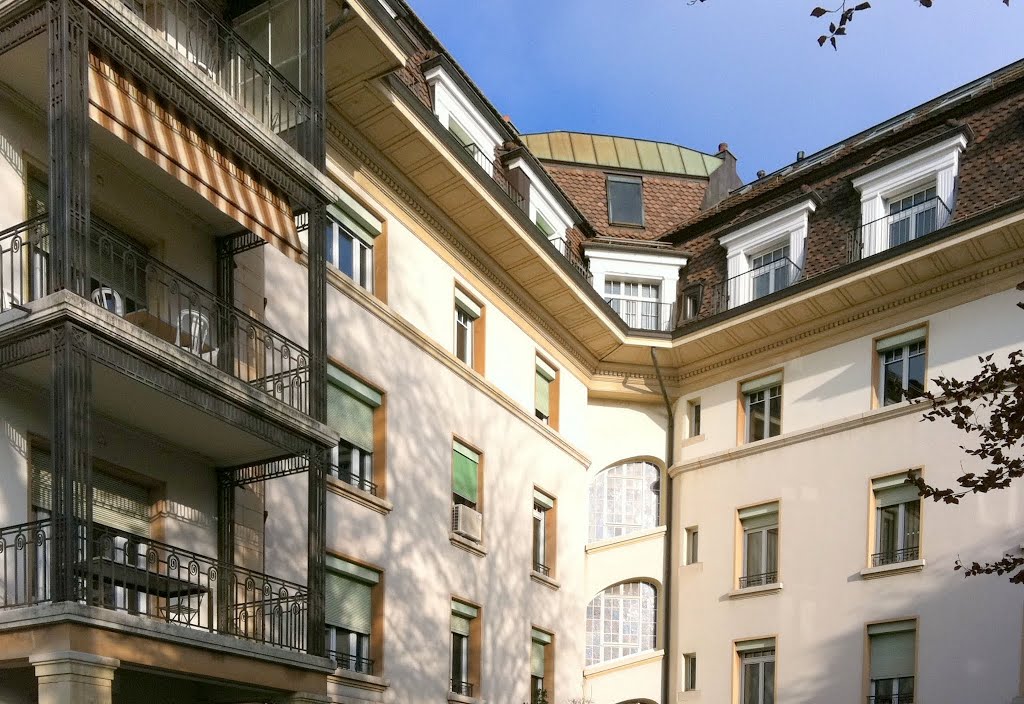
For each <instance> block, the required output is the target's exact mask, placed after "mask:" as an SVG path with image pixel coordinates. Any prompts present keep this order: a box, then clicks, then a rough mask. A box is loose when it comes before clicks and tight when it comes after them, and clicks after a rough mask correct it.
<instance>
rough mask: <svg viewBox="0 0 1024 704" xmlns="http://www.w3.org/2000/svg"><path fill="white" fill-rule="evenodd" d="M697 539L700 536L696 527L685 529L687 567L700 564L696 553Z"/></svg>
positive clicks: (697, 552) (698, 554)
mask: <svg viewBox="0 0 1024 704" xmlns="http://www.w3.org/2000/svg"><path fill="white" fill-rule="evenodd" d="M699 538H700V534H699V533H698V532H697V526H693V527H692V528H687V529H686V564H688V565H694V564H696V563H698V562H700V553H699V551H698V548H699V543H698V540H699Z"/></svg>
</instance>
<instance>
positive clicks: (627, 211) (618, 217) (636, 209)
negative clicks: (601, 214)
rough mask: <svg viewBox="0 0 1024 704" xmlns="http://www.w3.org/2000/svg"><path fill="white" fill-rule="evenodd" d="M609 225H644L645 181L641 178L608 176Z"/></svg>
mask: <svg viewBox="0 0 1024 704" xmlns="http://www.w3.org/2000/svg"><path fill="white" fill-rule="evenodd" d="M607 187H608V223H609V224H611V225H634V226H636V227H643V225H644V201H643V180H642V179H641V178H640V177H639V176H622V175H618V174H608V176H607Z"/></svg>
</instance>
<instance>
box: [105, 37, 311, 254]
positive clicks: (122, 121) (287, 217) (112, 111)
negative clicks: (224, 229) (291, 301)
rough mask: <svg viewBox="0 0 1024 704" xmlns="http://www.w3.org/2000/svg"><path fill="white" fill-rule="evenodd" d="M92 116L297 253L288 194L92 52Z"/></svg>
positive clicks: (260, 233)
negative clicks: (246, 166) (242, 163)
mask: <svg viewBox="0 0 1024 704" xmlns="http://www.w3.org/2000/svg"><path fill="white" fill-rule="evenodd" d="M89 116H90V117H91V118H92V119H93V120H95V121H96V122H97V123H99V124H100V125H102V126H103V127H105V128H106V129H107V130H109V131H110V132H111V133H113V134H114V135H116V136H117V137H119V138H120V139H122V140H124V141H125V142H126V143H127V144H128V145H130V146H131V147H132V148H133V149H135V151H137V152H138V153H139V154H142V155H143V156H144V157H146V158H147V159H149V160H150V161H152V162H153V163H155V164H157V165H158V166H159V167H160V168H162V169H163V170H164V171H166V172H167V173H168V174H170V175H171V176H173V177H174V178H176V179H178V181H180V182H181V183H183V184H185V185H186V186H188V187H189V188H191V189H192V190H194V191H195V192H196V193H198V194H200V195H201V196H203V197H204V198H206V200H208V201H210V203H212V204H213V205H214V206H215V207H216V208H217V209H218V210H220V211H221V212H222V213H224V214H225V215H227V216H229V217H231V218H232V219H234V220H235V221H237V222H238V223H239V224H240V225H241V226H242V227H244V228H246V229H248V230H250V231H252V232H253V233H254V234H256V235H258V236H260V237H262V238H263V239H265V240H266V241H267V242H268V243H269V244H272V245H274V246H275V247H276V248H277V249H279V250H280V251H281V252H283V253H284V254H286V255H287V256H289V257H291V258H292V259H298V257H299V254H300V253H301V251H302V245H301V243H300V242H299V236H298V233H297V232H296V229H295V220H294V217H293V213H292V209H291V206H290V205H289V203H288V201H287V199H286V198H284V197H283V196H282V195H281V194H279V193H277V192H276V191H275V190H274V189H273V188H271V187H270V186H268V185H267V184H266V183H264V182H263V181H262V180H260V179H257V178H254V177H253V175H252V174H251V173H249V171H248V170H246V169H244V168H242V167H241V166H239V164H237V163H236V162H235V161H234V160H233V159H232V158H231V157H230V156H228V154H227V153H226V152H225V151H224V150H223V149H221V148H220V147H218V146H217V145H216V144H214V143H212V142H211V141H210V140H209V139H207V138H206V137H205V136H204V135H202V134H201V133H200V132H198V131H196V130H195V129H194V128H193V127H191V126H189V125H188V124H186V123H184V122H182V121H181V120H180V119H179V118H178V117H177V116H176V115H175V114H174V112H173V111H171V110H169V109H167V108H166V107H164V106H163V105H162V104H161V103H160V102H159V101H158V100H157V99H156V98H155V97H154V96H153V95H152V93H151V92H150V91H149V90H147V89H145V88H142V87H140V86H139V85H138V84H137V83H135V82H134V81H133V80H132V79H131V78H129V77H127V76H125V75H124V74H122V73H120V72H119V71H118V70H117V69H116V68H115V67H114V66H113V65H112V64H111V63H110V62H109V61H108V60H107V59H105V58H103V57H101V56H99V55H98V54H90V55H89Z"/></svg>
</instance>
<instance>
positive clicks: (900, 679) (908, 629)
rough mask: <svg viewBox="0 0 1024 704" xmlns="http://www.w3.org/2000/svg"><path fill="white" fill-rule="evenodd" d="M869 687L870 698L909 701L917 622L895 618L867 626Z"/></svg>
mask: <svg viewBox="0 0 1024 704" xmlns="http://www.w3.org/2000/svg"><path fill="white" fill-rule="evenodd" d="M868 640H869V651H870V657H871V662H870V673H869V675H870V678H871V688H870V696H871V697H872V699H870V700H869V701H874V702H890V701H891V702H899V703H900V704H902V703H903V702H912V701H913V697H914V677H915V674H916V673H915V670H916V667H915V662H914V660H915V650H916V640H917V623H916V622H915V621H894V622H890V623H876V624H872V625H870V626H868Z"/></svg>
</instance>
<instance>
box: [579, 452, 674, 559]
mask: <svg viewBox="0 0 1024 704" xmlns="http://www.w3.org/2000/svg"><path fill="white" fill-rule="evenodd" d="M660 474H661V473H660V472H659V470H658V468H657V467H656V466H655V465H653V464H651V463H650V462H627V463H625V464H620V465H616V466H615V467H609V468H608V469H606V470H604V471H603V472H601V473H600V474H598V475H597V476H596V477H595V478H594V482H593V483H592V484H591V485H590V540H591V541H594V540H603V539H605V538H614V537H617V536H620V535H628V534H629V533H635V532H637V531H641V530H646V529H648V528H656V527H658V525H659V524H660V523H659V522H660V508H661V488H660Z"/></svg>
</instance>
